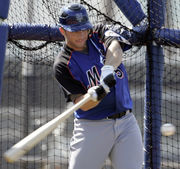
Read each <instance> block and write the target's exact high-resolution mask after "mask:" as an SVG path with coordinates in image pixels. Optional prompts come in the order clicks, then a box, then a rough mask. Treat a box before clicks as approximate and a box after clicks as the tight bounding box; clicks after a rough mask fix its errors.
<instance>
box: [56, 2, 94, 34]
mask: <svg viewBox="0 0 180 169" xmlns="http://www.w3.org/2000/svg"><path fill="white" fill-rule="evenodd" d="M59 23H60V26H61V27H63V28H64V29H65V30H67V31H69V32H76V31H82V30H87V29H91V28H92V24H91V23H90V21H89V18H88V14H87V11H86V9H85V8H84V7H83V6H82V5H81V4H78V3H75V4H70V5H69V6H67V7H63V8H62V10H61V13H60V17H59Z"/></svg>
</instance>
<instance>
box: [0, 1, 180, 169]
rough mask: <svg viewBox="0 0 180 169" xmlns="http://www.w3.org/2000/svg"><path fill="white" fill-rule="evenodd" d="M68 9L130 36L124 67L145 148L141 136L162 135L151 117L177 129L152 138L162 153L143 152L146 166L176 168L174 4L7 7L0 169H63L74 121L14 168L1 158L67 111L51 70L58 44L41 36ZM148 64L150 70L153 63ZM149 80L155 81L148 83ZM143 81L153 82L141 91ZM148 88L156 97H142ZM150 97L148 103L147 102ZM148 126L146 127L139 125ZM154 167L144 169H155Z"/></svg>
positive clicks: (179, 16)
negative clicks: (81, 11) (80, 8)
mask: <svg viewBox="0 0 180 169" xmlns="http://www.w3.org/2000/svg"><path fill="white" fill-rule="evenodd" d="M70 2H71V3H72V2H78V3H81V4H83V5H84V6H85V7H86V9H87V10H88V12H89V17H90V20H91V22H92V24H94V25H95V24H98V23H103V24H110V25H112V26H113V27H116V26H118V27H120V31H122V32H123V31H125V32H126V37H128V33H129V34H130V35H133V36H130V38H129V40H130V41H131V43H132V44H133V47H132V48H131V49H129V50H128V51H126V52H125V53H124V55H123V59H124V60H123V62H124V64H125V66H126V68H127V72H128V77H129V84H130V90H131V96H132V99H133V102H134V104H133V113H134V114H135V116H136V118H137V120H138V123H139V125H140V128H141V131H142V135H143V136H144V137H143V140H144V142H145V145H146V147H150V149H153V148H154V147H153V140H152V139H150V138H151V137H150V138H149V139H147V138H146V137H147V135H151V134H152V133H153V132H152V131H154V130H156V129H157V133H158V131H159V129H160V128H159V127H158V125H157V128H156V125H154V123H153V120H154V116H153V113H154V114H158V117H159V118H156V119H155V121H156V123H157V124H164V123H172V124H174V125H175V126H176V133H175V134H174V135H172V136H168V137H166V136H163V135H160V137H158V136H159V135H158V134H157V138H159V139H160V140H159V141H160V149H159V150H158V149H157V151H158V152H159V153H157V154H155V155H153V154H152V153H151V152H148V151H149V150H147V151H145V152H148V153H149V154H148V155H147V156H149V158H150V159H153V158H157V159H159V158H160V167H161V168H162V169H177V168H180V158H179V157H180V144H179V142H180V75H179V71H180V39H179V37H180V36H179V30H180V1H179V0H171V1H163V2H162V1H160V0H156V1H147V0H139V1H135V0H134V1H133V0H130V1H129V0H119V1H118V0H114V1H113V0H112V1H110V0H86V1H84V0H76V1H75V0H74V1H73V0H38V1H35V0H13V1H11V3H10V9H9V15H8V18H7V19H6V20H4V23H5V24H8V26H9V37H8V42H7V44H6V57H5V63H4V73H3V87H2V94H1V106H0V168H2V169H13V168H15V169H25V168H28V169H67V168H68V158H69V142H70V138H71V135H72V131H73V116H72V117H70V118H68V119H67V120H66V121H65V122H62V123H61V124H60V125H59V126H58V128H56V129H55V130H54V131H53V132H52V133H51V134H50V135H49V136H48V137H46V138H45V139H44V140H42V141H41V142H40V143H39V144H38V145H36V146H35V147H34V148H33V149H32V150H31V151H30V152H28V153H27V154H26V155H25V156H23V157H22V158H21V159H20V160H18V161H17V162H15V163H12V164H11V163H7V162H6V161H5V159H4V158H3V153H4V152H5V151H6V150H8V149H9V148H10V147H11V146H13V145H14V144H15V143H17V142H18V141H19V140H21V139H22V138H24V137H25V136H27V135H28V134H29V133H31V132H32V131H34V130H35V129H37V128H39V127H40V126H42V125H43V124H45V123H47V122H48V121H50V120H51V119H53V118H54V117H56V116H57V115H59V114H60V113H62V112H64V111H65V110H66V109H67V108H68V106H71V104H67V103H66V101H65V98H64V95H63V92H62V89H61V88H60V87H59V85H58V83H57V82H56V81H55V79H54V76H53V71H52V65H53V62H54V59H55V57H56V56H57V55H58V53H59V51H60V48H61V46H62V43H63V40H62V39H61V38H59V40H58V38H57V36H56V35H53V34H51V33H52V32H51V31H50V33H47V32H46V31H47V30H50V29H51V28H52V27H53V28H54V27H58V18H59V13H60V9H61V8H62V7H63V6H64V5H65V4H68V3H70ZM160 11H163V12H162V13H163V15H162V16H164V18H162V17H161V16H160V15H159V13H160ZM36 28H37V30H36ZM38 28H39V29H38ZM41 28H42V29H41ZM144 30H145V31H144ZM43 31H44V32H43ZM31 32H32V33H31ZM134 35H136V36H134ZM153 44H154V45H155V46H158V50H157V51H156V50H152V49H151V45H153ZM0 45H1V44H0ZM159 48H160V50H159ZM147 53H148V55H147ZM153 55H155V57H153ZM148 56H149V57H148ZM162 56H163V57H162ZM154 58H155V62H156V63H157V64H156V65H154V64H152V62H153V59H154ZM158 58H163V59H158ZM147 65H148V67H149V69H147ZM154 70H155V71H154ZM156 71H157V72H160V73H156ZM147 75H149V77H148V78H147ZM154 75H156V78H157V81H156V80H152V81H151V77H152V76H154ZM159 79H160V80H159ZM148 80H149V81H151V82H152V83H151V84H150V86H148V87H147V85H146V83H147V82H148ZM159 83H160V84H159ZM161 83H162V85H161ZM156 86H157V87H156ZM159 86H160V87H159ZM147 88H150V91H151V92H152V91H153V93H155V96H156V93H160V95H159V96H158V97H153V96H152V94H150V96H149V95H147V93H146V90H147ZM148 97H150V98H152V99H154V101H153V102H150V103H149V100H148ZM148 103H149V104H148ZM152 104H155V105H156V104H157V107H158V108H157V110H152V107H153V105H152ZM155 107H156V106H155ZM145 113H146V115H145ZM144 117H145V119H144ZM147 119H148V120H149V121H148V124H144V123H145V121H146V120H147ZM152 128H153V129H152ZM151 129H152V130H151ZM127 132H128V131H127ZM155 137H156V132H155ZM146 147H145V149H146ZM127 151H128V150H127ZM155 161H156V160H155ZM129 162H130V161H129ZM152 166H153V165H151V167H149V168H153V167H152ZM110 168H112V167H111V163H110V160H109V159H107V160H106V162H105V164H104V167H103V169H110ZM153 169H157V168H155V167H154V168H153Z"/></svg>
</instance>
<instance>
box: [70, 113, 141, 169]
mask: <svg viewBox="0 0 180 169" xmlns="http://www.w3.org/2000/svg"><path fill="white" fill-rule="evenodd" d="M70 150H71V153H70V161H69V169H101V168H102V167H103V164H104V161H105V160H106V159H107V157H109V158H110V160H111V162H112V165H113V167H114V169H142V163H143V144H142V136H141V132H140V129H139V126H138V124H137V121H136V119H135V117H134V115H133V113H129V114H127V115H125V116H123V117H122V118H120V119H115V120H112V119H103V120H82V119H75V120H74V131H73V137H72V139H71V143H70Z"/></svg>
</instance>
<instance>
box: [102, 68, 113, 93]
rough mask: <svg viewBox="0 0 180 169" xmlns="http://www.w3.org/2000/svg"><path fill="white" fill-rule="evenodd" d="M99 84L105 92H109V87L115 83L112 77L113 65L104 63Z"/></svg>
mask: <svg viewBox="0 0 180 169" xmlns="http://www.w3.org/2000/svg"><path fill="white" fill-rule="evenodd" d="M100 84H101V85H102V86H103V88H104V90H105V91H106V93H109V92H110V88H111V87H113V86H114V85H115V84H116V80H115V77H114V67H113V66H111V65H104V66H103V67H102V68H101V77H100Z"/></svg>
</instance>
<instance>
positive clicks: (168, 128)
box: [161, 123, 176, 136]
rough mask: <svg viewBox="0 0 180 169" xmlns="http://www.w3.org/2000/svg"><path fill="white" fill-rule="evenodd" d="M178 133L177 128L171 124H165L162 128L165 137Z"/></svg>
mask: <svg viewBox="0 0 180 169" xmlns="http://www.w3.org/2000/svg"><path fill="white" fill-rule="evenodd" d="M175 132H176V127H175V126H174V125H173V124H171V123H165V124H163V125H162V126H161V133H162V135H163V136H172V135H174V133H175Z"/></svg>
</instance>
